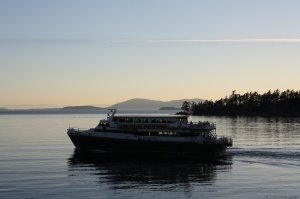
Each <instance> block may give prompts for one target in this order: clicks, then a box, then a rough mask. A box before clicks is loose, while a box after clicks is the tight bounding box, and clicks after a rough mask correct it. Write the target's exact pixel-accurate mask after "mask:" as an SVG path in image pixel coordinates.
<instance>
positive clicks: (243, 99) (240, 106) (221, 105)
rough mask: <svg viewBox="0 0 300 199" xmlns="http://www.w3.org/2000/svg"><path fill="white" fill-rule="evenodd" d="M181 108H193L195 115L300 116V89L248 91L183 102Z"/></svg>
mask: <svg viewBox="0 0 300 199" xmlns="http://www.w3.org/2000/svg"><path fill="white" fill-rule="evenodd" d="M181 109H183V110H192V111H193V115H226V116H236V115H247V116H291V117H300V91H294V90H289V89H288V90H285V91H283V92H280V91H279V90H278V89H277V90H275V91H273V92H272V91H271V90H269V91H268V92H266V93H263V94H259V93H258V92H247V93H244V94H237V93H236V92H235V91H232V94H231V95H230V96H229V97H227V96H226V97H225V98H221V99H219V100H216V101H212V100H205V101H203V102H199V103H195V102H187V101H185V102H183V104H182V107H181Z"/></svg>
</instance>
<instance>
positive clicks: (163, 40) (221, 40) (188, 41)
mask: <svg viewBox="0 0 300 199" xmlns="http://www.w3.org/2000/svg"><path fill="white" fill-rule="evenodd" d="M97 42H99V43H300V39H281V38H279V39H133V40H132V39H129V40H126V39H116V40H106V41H105V40H97Z"/></svg>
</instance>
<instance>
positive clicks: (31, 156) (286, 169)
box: [0, 114, 300, 199]
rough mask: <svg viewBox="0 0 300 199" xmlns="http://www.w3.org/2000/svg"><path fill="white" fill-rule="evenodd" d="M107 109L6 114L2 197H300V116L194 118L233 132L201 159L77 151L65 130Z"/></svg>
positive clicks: (1, 137) (87, 123) (0, 143)
mask: <svg viewBox="0 0 300 199" xmlns="http://www.w3.org/2000/svg"><path fill="white" fill-rule="evenodd" d="M103 118H105V114H50V115H47V114H40V115H37V114H30V115H29V114H22V115H0V198H1V199H6V198H120V199H121V198H145V199H153V198H155V199H156V198H175V199H176V198H232V199H233V198H238V199H241V198H274V199H279V198H285V199H286V198H290V199H292V198H293V199H294V198H300V118H260V117H251V118H249V117H232V118H231V117H196V116H193V117H191V118H190V119H191V120H193V121H198V120H200V121H212V122H215V123H216V124H217V133H218V135H229V136H232V138H233V141H234V142H233V148H230V149H229V150H228V151H227V153H226V155H225V156H222V157H219V158H214V159H208V160H203V159H201V158H199V160H193V161H192V160H191V161H190V160H181V159H172V160H158V159H156V158H153V157H152V158H147V157H144V158H140V159H135V158H124V157H108V156H107V155H100V154H82V153H80V152H78V151H75V150H74V146H73V144H72V143H71V141H70V140H69V138H68V136H67V134H66V130H67V128H68V127H69V126H71V127H80V128H90V127H94V126H96V125H97V123H98V121H99V120H100V119H103Z"/></svg>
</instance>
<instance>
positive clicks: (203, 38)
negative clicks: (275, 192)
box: [0, 0, 300, 107]
mask: <svg viewBox="0 0 300 199" xmlns="http://www.w3.org/2000/svg"><path fill="white" fill-rule="evenodd" d="M299 8H300V1H298V0H294V1H292V0H280V1H279V0H248V1H246V0H226V1H225V0H224V1H220V0H218V1H217V0H211V1H200V0H195V1H192V0H191V1H177V0H151V1H143V0H119V1H115V0H107V1H104V0H103V1H96V0H95V1H93V0H88V1H81V0H44V1H40V0H26V1H24V0H19V1H16V0H1V1H0V107H38V106H44V107H45V106H46V107H50V106H64V105H99V106H105V105H110V104H114V103H116V102H120V101H123V100H127V99H130V98H148V99H156V100H164V101H165V100H173V99H181V98H202V99H219V98H221V97H224V96H225V95H228V94H230V93H231V91H232V90H236V92H237V93H244V92H247V91H258V92H265V91H268V90H269V89H271V90H274V89H277V88H278V89H280V90H285V89H294V90H299V89H300V20H299V19H300V12H299Z"/></svg>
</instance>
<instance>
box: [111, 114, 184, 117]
mask: <svg viewBox="0 0 300 199" xmlns="http://www.w3.org/2000/svg"><path fill="white" fill-rule="evenodd" d="M114 117H116V118H187V117H188V115H157V114H156V115H154V114H153V115H151V114H150V115H149V114H147V115H142V114H139V115H115V116H114Z"/></svg>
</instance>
